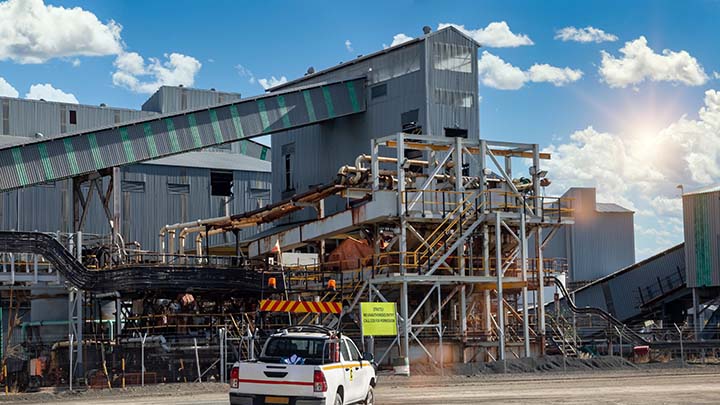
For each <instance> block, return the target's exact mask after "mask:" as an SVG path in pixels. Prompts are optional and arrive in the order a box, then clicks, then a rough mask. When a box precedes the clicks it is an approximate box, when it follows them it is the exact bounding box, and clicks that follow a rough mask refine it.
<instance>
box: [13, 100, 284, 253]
mask: <svg viewBox="0 0 720 405" xmlns="http://www.w3.org/2000/svg"><path fill="white" fill-rule="evenodd" d="M239 98H240V94H234V93H221V92H216V91H208V90H199V89H188V88H183V87H167V86H164V87H161V88H160V89H159V90H158V91H157V92H156V93H155V94H154V95H153V96H151V97H150V99H149V100H148V101H147V102H146V103H145V104H144V105H143V110H145V111H138V110H128V109H117V108H110V107H106V106H87V105H77V104H67V103H56V102H46V101H35V100H25V99H13V98H0V105H1V106H2V108H0V122H2V126H1V127H0V128H2V136H0V142H1V143H3V144H13V143H21V142H25V141H27V140H28V139H33V138H28V137H34V136H35V134H36V133H38V132H39V133H42V134H43V136H44V137H52V136H56V135H60V134H63V133H71V132H76V131H82V130H87V129H93V128H98V127H103V126H108V125H112V124H118V123H124V122H128V121H134V120H138V119H142V118H144V117H151V116H154V115H158V114H161V113H173V112H177V111H180V110H182V109H187V108H200V107H203V106H208V107H209V106H212V105H215V104H217V103H219V102H220V103H222V102H228V101H232V100H236V99H239ZM243 142H251V141H243ZM236 144H237V142H236V143H235V144H232V145H233V146H230V147H221V148H209V149H208V150H204V151H200V152H189V153H185V154H182V155H176V156H171V157H167V158H164V159H159V160H155V161H152V162H148V163H144V164H135V165H129V166H124V167H122V168H121V175H122V190H123V204H122V218H123V224H121V229H122V231H123V236H124V237H125V240H126V241H138V242H140V243H141V245H142V247H143V248H144V249H149V250H157V249H158V248H159V246H157V245H158V238H157V235H158V231H159V229H160V228H161V227H163V226H164V225H166V224H172V223H177V222H185V221H191V220H194V219H200V218H208V217H215V216H218V215H225V214H227V213H241V212H245V211H248V210H253V209H257V208H258V207H260V206H263V205H265V204H267V203H268V202H269V200H270V189H271V185H270V184H271V183H270V181H271V175H270V171H271V170H270V167H271V165H270V162H267V161H263V160H259V159H256V158H252V157H248V156H245V155H242V154H240V152H241V150H240V149H241V148H240V147H239V145H236ZM105 181H106V183H105V186H106V185H107V181H108V180H107V179H106V180H105ZM213 182H215V183H217V182H225V183H228V182H231V184H227V185H228V187H213V185H212V183H213ZM229 186H232V187H229ZM86 189H87V186H86ZM229 190H232V195H230V194H229V193H228V191H229ZM94 197H95V198H94V199H93V201H92V202H91V208H90V209H89V211H88V214H87V215H88V217H87V219H86V222H85V226H84V227H83V230H84V231H85V232H89V233H97V234H107V233H109V231H110V228H109V225H108V223H107V219H106V218H105V215H104V212H103V209H102V206H101V204H100V201H99V198H97V197H98V196H97V195H95V196H94ZM72 227H73V199H72V185H71V181H69V180H63V181H57V182H52V183H48V184H44V185H40V186H35V187H28V188H24V189H19V190H15V191H11V192H7V193H2V194H0V228H1V229H19V230H40V231H49V232H54V231H64V232H70V231H72ZM251 233H252V231H246V232H244V233H242V234H241V236H242V237H248V236H250V234H251ZM212 242H225V241H224V240H222V239H220V237H214V238H213V239H211V243H212ZM189 245H190V243H189V242H188V246H189Z"/></svg>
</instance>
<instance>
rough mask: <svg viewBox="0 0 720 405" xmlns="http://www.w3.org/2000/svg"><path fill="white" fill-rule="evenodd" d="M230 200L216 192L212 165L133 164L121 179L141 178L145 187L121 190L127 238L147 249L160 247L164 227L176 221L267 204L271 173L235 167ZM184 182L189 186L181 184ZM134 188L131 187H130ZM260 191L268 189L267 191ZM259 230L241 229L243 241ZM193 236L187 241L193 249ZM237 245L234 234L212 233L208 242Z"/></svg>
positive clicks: (137, 179) (233, 211) (235, 211)
mask: <svg viewBox="0 0 720 405" xmlns="http://www.w3.org/2000/svg"><path fill="white" fill-rule="evenodd" d="M233 177H234V185H233V194H234V196H233V197H231V198H226V197H221V196H213V195H211V190H210V169H201V168H186V167H174V166H161V165H133V166H129V167H128V168H126V169H124V170H123V181H125V182H142V183H144V184H145V186H144V187H145V191H144V192H139V191H137V190H138V188H134V190H135V191H123V235H124V236H125V238H126V241H127V242H130V241H139V242H140V243H141V245H142V248H143V249H148V250H151V251H157V250H158V249H159V245H158V244H159V241H158V232H159V231H160V228H161V227H163V226H165V225H168V224H175V223H178V222H188V221H193V220H196V219H203V218H212V217H218V216H224V215H225V214H226V210H225V205H226V201H227V200H228V199H230V202H229V203H228V204H229V213H230V214H239V213H243V212H247V211H252V210H255V209H257V208H259V207H260V206H264V205H265V204H267V203H268V202H269V194H270V192H269V190H270V180H271V175H270V173H266V172H246V171H234V172H233ZM182 185H186V186H187V187H181V186H182ZM128 189H130V188H128ZM262 190H267V191H265V192H263V191H262ZM257 232H258V230H257V229H255V228H248V229H246V230H244V231H242V232H240V234H239V236H240V238H241V240H242V239H244V238H248V237H250V236H252V235H253V234H255V233H257ZM195 236H197V235H196V234H195V235H192V236H191V237H189V238H188V240H187V241H186V244H185V246H186V249H194V243H195V242H194V241H195ZM225 243H234V237H233V235H232V234H231V233H229V234H225V235H216V236H213V237H211V239H210V245H218V244H225Z"/></svg>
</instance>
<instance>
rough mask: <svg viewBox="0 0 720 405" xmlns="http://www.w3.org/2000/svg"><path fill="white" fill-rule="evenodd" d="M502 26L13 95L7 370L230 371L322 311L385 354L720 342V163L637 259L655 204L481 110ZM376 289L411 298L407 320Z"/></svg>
mask: <svg viewBox="0 0 720 405" xmlns="http://www.w3.org/2000/svg"><path fill="white" fill-rule="evenodd" d="M480 46H481V44H479V43H478V42H477V40H476V38H473V36H471V35H468V32H467V31H465V30H463V29H459V28H458V27H456V26H453V25H450V26H447V27H444V28H442V29H437V30H433V29H430V27H425V28H423V30H422V32H421V33H419V36H418V37H416V38H413V39H409V40H407V41H405V42H402V43H399V44H394V45H392V46H386V47H384V48H383V49H381V50H378V51H376V52H373V53H370V54H367V55H360V56H358V57H356V58H353V59H351V60H349V61H346V62H342V63H339V64H337V65H335V66H332V67H329V68H326V69H324V70H317V71H316V70H315V69H314V68H309V69H308V70H307V72H306V73H305V74H304V75H303V76H300V77H297V78H295V79H291V80H287V81H285V82H283V83H277V84H276V85H275V86H272V87H269V88H268V89H267V91H266V92H265V93H263V94H260V95H254V96H251V97H245V96H243V95H241V94H238V93H232V92H223V91H218V90H215V89H210V90H203V89H196V88H191V87H185V86H182V85H177V86H161V87H160V88H159V89H158V90H157V91H156V92H155V93H153V94H152V95H151V96H150V97H149V98H148V99H147V101H146V102H145V103H144V104H142V106H141V108H140V109H139V110H132V109H120V108H113V107H109V106H106V105H101V106H89V105H80V104H72V103H63V102H54V101H45V100H28V99H22V98H13V97H0V105H1V108H0V120H1V122H2V127H0V130H1V132H0V134H2V135H1V136H0V192H1V194H0V229H1V230H0V264H1V269H0V295H1V298H2V299H1V303H2V311H1V312H0V314H1V315H2V323H0V325H1V327H2V328H1V329H0V334H1V335H2V360H3V367H4V373H3V381H4V384H5V387H7V390H8V391H32V390H37V389H41V388H43V387H56V388H57V387H69V388H72V387H74V388H75V389H77V388H79V387H82V388H108V387H111V388H125V387H126V386H130V385H145V384H156V383H171V382H172V383H182V382H193V381H218V382H228V381H229V380H230V372H231V369H232V366H233V363H235V362H236V361H243V360H254V359H256V358H257V357H258V356H259V355H260V350H261V349H262V345H263V344H264V342H265V340H266V339H267V338H268V336H270V335H271V334H272V333H274V332H275V331H277V330H283V329H287V328H288V327H302V326H312V327H325V328H329V329H332V330H339V331H341V333H342V335H345V336H348V337H350V338H352V339H353V340H354V341H355V342H357V344H358V346H362V347H361V350H362V351H363V352H369V353H372V355H373V361H374V362H375V364H376V365H377V368H378V369H379V370H385V372H387V373H388V374H402V375H414V374H415V373H416V371H417V372H422V373H427V372H428V370H434V371H433V372H434V373H437V374H441V373H442V374H444V373H445V372H448V373H452V371H451V370H457V369H458V367H460V365H471V366H472V367H485V366H483V365H490V364H503V365H504V367H506V369H507V364H510V363H512V362H513V361H518V359H525V358H532V359H542V358H553V357H555V358H563V359H568V358H574V359H591V358H597V357H602V356H618V357H622V358H623V359H631V360H633V361H634V362H637V363H645V362H654V361H660V360H659V359H666V360H667V359H671V358H680V357H681V356H682V357H683V361H686V360H688V359H691V358H700V357H702V358H703V359H705V358H711V357H712V358H715V354H716V353H717V351H718V349H720V336H718V331H719V330H720V329H718V326H719V324H720V304H718V298H719V297H720V295H719V294H718V291H719V290H718V287H720V253H719V252H720V240H719V238H720V237H719V236H718V235H720V205H719V204H720V188H718V187H708V188H704V189H699V190H687V191H685V190H683V194H682V212H683V225H684V228H683V229H684V238H683V239H684V243H681V244H679V245H676V246H673V247H670V248H669V249H667V250H664V251H661V252H659V253H658V252H654V253H653V254H651V255H648V256H647V257H646V258H643V259H642V260H639V261H638V260H637V259H636V253H635V252H636V246H635V220H636V218H635V216H636V215H638V214H637V213H636V211H635V207H626V206H624V203H625V202H624V201H602V200H600V199H599V197H598V196H599V195H601V194H600V191H602V190H596V189H595V188H593V187H581V186H580V185H576V186H571V187H569V188H567V189H565V190H562V191H561V192H560V193H557V195H554V194H553V193H552V192H551V190H553V191H554V190H555V189H554V188H551V187H550V186H551V185H552V184H553V181H554V180H555V178H554V175H555V173H554V171H553V170H552V167H554V166H550V165H549V162H551V161H553V158H554V153H555V151H554V150H552V149H548V148H546V147H545V145H542V144H540V143H539V142H538V141H537V140H536V139H533V137H532V135H527V136H526V138H525V139H523V140H522V141H516V140H513V141H510V140H508V139H507V138H503V137H502V134H500V135H498V136H493V135H489V137H487V138H486V137H485V134H482V135H481V133H480V120H481V119H483V118H482V117H481V116H480V113H479V111H480V110H479V108H478V103H480V99H481V97H480V91H479V83H478V79H477V78H478V74H479V72H478V69H479V66H480V65H479V56H478V54H479V48H480ZM480 52H482V51H480ZM487 114H490V113H487ZM363 303H388V304H394V307H392V308H394V309H393V310H392V314H388V315H387V316H388V317H390V318H392V319H393V321H391V322H392V323H393V324H394V325H396V330H395V331H394V332H395V333H390V334H383V333H377V334H373V333H369V332H368V330H366V329H365V328H366V327H367V326H366V325H364V324H363V321H364V320H365V321H367V316H368V315H366V314H364V313H362V311H361V304H363ZM391 329H392V328H391ZM286 332H287V330H286ZM360 364H361V365H362V362H361V363H360ZM505 371H506V370H505ZM350 375H351V376H352V374H350ZM351 378H352V377H351Z"/></svg>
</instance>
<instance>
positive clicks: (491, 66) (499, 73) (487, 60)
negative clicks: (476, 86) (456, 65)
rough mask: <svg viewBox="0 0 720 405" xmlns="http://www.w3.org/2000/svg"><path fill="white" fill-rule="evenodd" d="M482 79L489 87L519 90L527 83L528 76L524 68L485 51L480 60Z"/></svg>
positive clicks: (479, 71)
mask: <svg viewBox="0 0 720 405" xmlns="http://www.w3.org/2000/svg"><path fill="white" fill-rule="evenodd" d="M478 74H479V75H480V81H481V82H482V83H483V84H484V85H485V86H488V87H493V88H496V89H501V90H517V89H519V88H521V87H522V86H524V85H525V82H526V81H527V77H526V76H525V72H523V71H522V69H520V68H518V67H515V66H513V65H511V64H509V63H507V62H505V61H504V60H502V59H500V58H499V57H497V56H495V55H493V54H491V53H490V52H488V51H483V53H482V57H481V58H480V60H479V61H478Z"/></svg>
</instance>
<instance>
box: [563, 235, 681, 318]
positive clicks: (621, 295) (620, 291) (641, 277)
mask: <svg viewBox="0 0 720 405" xmlns="http://www.w3.org/2000/svg"><path fill="white" fill-rule="evenodd" d="M684 268H685V249H684V248H683V245H679V246H676V247H673V248H671V249H669V250H668V251H667V253H666V254H664V255H662V256H660V257H657V258H655V259H652V260H650V261H649V262H647V263H643V264H640V265H638V267H636V268H633V269H632V270H629V271H625V272H623V273H622V274H619V275H617V276H616V277H612V278H609V279H608V280H605V281H602V282H598V283H596V284H592V285H590V286H588V287H585V288H582V289H580V290H578V291H577V292H576V293H575V301H576V304H577V305H578V306H580V307H584V306H591V307H599V308H601V309H604V310H608V303H607V302H606V299H605V296H604V294H603V288H604V287H603V285H608V287H609V291H610V293H611V298H612V302H613V305H612V307H613V309H614V313H613V315H615V316H616V317H617V318H618V319H620V320H622V321H624V320H627V319H630V318H633V317H636V316H638V315H640V304H641V300H640V293H639V291H638V288H640V289H643V291H646V288H647V287H651V288H654V289H656V290H657V289H658V287H656V285H657V279H658V278H659V279H660V280H666V279H667V278H668V277H675V275H676V274H677V273H678V272H680V273H683V272H684Z"/></svg>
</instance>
